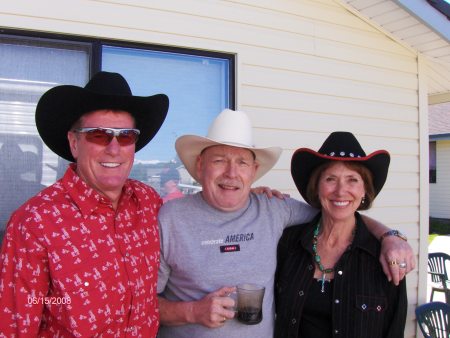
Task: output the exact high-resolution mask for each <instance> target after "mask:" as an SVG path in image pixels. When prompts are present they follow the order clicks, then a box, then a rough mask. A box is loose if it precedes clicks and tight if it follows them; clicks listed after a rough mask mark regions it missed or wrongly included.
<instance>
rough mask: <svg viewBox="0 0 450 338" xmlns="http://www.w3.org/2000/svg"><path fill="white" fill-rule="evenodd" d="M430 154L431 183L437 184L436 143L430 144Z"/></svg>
mask: <svg viewBox="0 0 450 338" xmlns="http://www.w3.org/2000/svg"><path fill="white" fill-rule="evenodd" d="M429 154H430V159H429V171H430V173H429V175H430V183H436V141H431V142H430V143H429Z"/></svg>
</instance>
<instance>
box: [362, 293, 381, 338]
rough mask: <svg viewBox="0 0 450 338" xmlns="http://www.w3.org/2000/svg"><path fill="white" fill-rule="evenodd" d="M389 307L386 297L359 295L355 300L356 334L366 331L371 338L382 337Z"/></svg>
mask: <svg viewBox="0 0 450 338" xmlns="http://www.w3.org/2000/svg"><path fill="white" fill-rule="evenodd" d="M387 306H388V302H387V298H386V297H381V296H366V295H357V296H356V300H355V312H356V318H355V319H356V320H355V322H354V329H355V332H362V331H361V330H364V332H370V337H382V331H383V327H384V325H383V322H384V318H385V313H386V310H387ZM368 337H369V336H368Z"/></svg>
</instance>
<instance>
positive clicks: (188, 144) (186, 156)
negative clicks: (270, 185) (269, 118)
mask: <svg viewBox="0 0 450 338" xmlns="http://www.w3.org/2000/svg"><path fill="white" fill-rule="evenodd" d="M216 145H227V146H232V147H238V148H245V149H249V150H251V151H252V152H253V153H254V154H255V159H256V162H257V163H258V164H259V166H258V169H257V170H256V174H255V179H254V180H255V181H256V180H257V179H259V178H260V177H262V176H263V175H264V174H265V173H267V172H268V171H269V170H270V169H271V168H272V167H273V166H274V165H275V163H277V161H278V159H279V157H280V155H281V151H282V149H281V148H280V147H268V148H258V147H255V146H254V144H253V132H252V124H251V122H250V118H249V117H248V116H247V114H246V113H244V112H243V111H238V110H230V109H225V110H223V111H222V112H221V113H220V114H219V115H218V116H217V117H216V119H215V120H214V121H213V123H212V124H211V126H210V127H209V130H208V135H207V136H206V137H201V136H196V135H183V136H180V137H179V138H178V139H177V141H176V142H175V149H176V151H177V154H178V156H179V157H180V159H181V162H183V164H184V166H185V167H186V170H187V171H188V172H189V174H190V175H191V176H192V177H193V178H194V179H195V180H196V181H198V177H197V172H196V161H197V157H198V156H199V155H200V153H201V152H202V151H203V150H204V149H206V148H208V147H211V146H216Z"/></svg>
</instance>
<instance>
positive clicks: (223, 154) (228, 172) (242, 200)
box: [196, 145, 258, 211]
mask: <svg viewBox="0 0 450 338" xmlns="http://www.w3.org/2000/svg"><path fill="white" fill-rule="evenodd" d="M257 168H258V164H257V163H256V161H255V159H254V154H253V153H252V152H251V151H250V150H248V149H244V148H237V147H231V146H221V145H220V146H212V147H209V148H206V149H205V150H204V151H203V153H202V154H201V155H200V156H199V157H198V158H197V168H196V170H197V175H198V177H199V181H200V183H201V184H202V187H203V191H202V195H203V198H204V199H205V200H206V202H208V203H209V204H210V205H211V206H213V207H215V208H217V209H219V210H222V211H235V210H238V209H240V208H242V207H244V206H245V205H246V203H247V201H248V198H249V195H250V188H251V185H252V183H253V180H254V178H255V173H256V169H257Z"/></svg>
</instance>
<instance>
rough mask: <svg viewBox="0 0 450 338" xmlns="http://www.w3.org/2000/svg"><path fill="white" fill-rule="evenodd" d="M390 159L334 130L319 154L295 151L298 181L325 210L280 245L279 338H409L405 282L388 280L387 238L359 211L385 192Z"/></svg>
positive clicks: (310, 199)
mask: <svg viewBox="0 0 450 338" xmlns="http://www.w3.org/2000/svg"><path fill="white" fill-rule="evenodd" d="M389 162H390V156H389V153H388V152H387V151H384V150H379V151H376V152H373V153H371V154H369V155H366V154H365V152H364V151H363V149H362V148H361V146H360V145H359V143H358V141H357V140H356V138H355V137H354V135H353V134H351V133H348V132H334V133H332V134H331V135H330V136H329V137H328V138H327V140H326V141H325V142H324V144H323V145H322V147H321V148H320V150H319V151H318V152H316V151H313V150H311V149H307V148H301V149H298V150H297V151H296V152H295V153H294V155H293V157H292V162H291V173H292V177H293V179H294V181H295V184H296V186H297V188H298V190H299V192H300V194H301V195H302V196H303V198H304V199H305V201H306V202H308V203H309V204H310V205H312V206H314V207H316V208H319V209H321V213H320V214H319V215H318V216H317V217H316V218H315V219H314V220H313V221H312V222H311V223H309V224H307V225H306V226H294V227H291V228H288V229H286V230H285V231H284V233H283V236H282V238H281V239H280V242H279V244H278V256H277V259H278V266H277V273H276V288H275V298H276V311H277V317H276V326H275V337H280V338H281V337H282V338H286V337H304V338H309V337H315V338H318V337H319V338H322V337H336V336H338V337H345V338H361V337H365V338H381V337H383V338H386V337H391V338H400V337H403V331H404V327H405V320H406V312H407V296H406V282H405V279H403V280H402V281H401V283H400V285H399V286H395V285H394V284H393V283H390V282H389V281H388V280H387V279H386V276H385V275H384V273H383V269H382V266H381V264H380V263H379V261H378V257H379V253H380V241H379V239H377V238H375V237H373V235H371V234H370V233H369V232H368V231H367V228H366V225H365V224H364V222H363V220H362V218H361V216H360V214H359V213H358V210H367V209H369V208H370V206H371V204H372V202H373V200H374V199H375V197H376V196H377V194H378V193H379V192H380V190H381V188H382V187H383V185H384V183H385V181H386V177H387V173H388V168H389ZM396 235H397V236H401V234H398V233H397V234H396ZM381 240H382V239H381ZM389 264H391V265H397V266H398V268H399V269H405V268H406V262H397V261H392V262H390V263H389Z"/></svg>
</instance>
